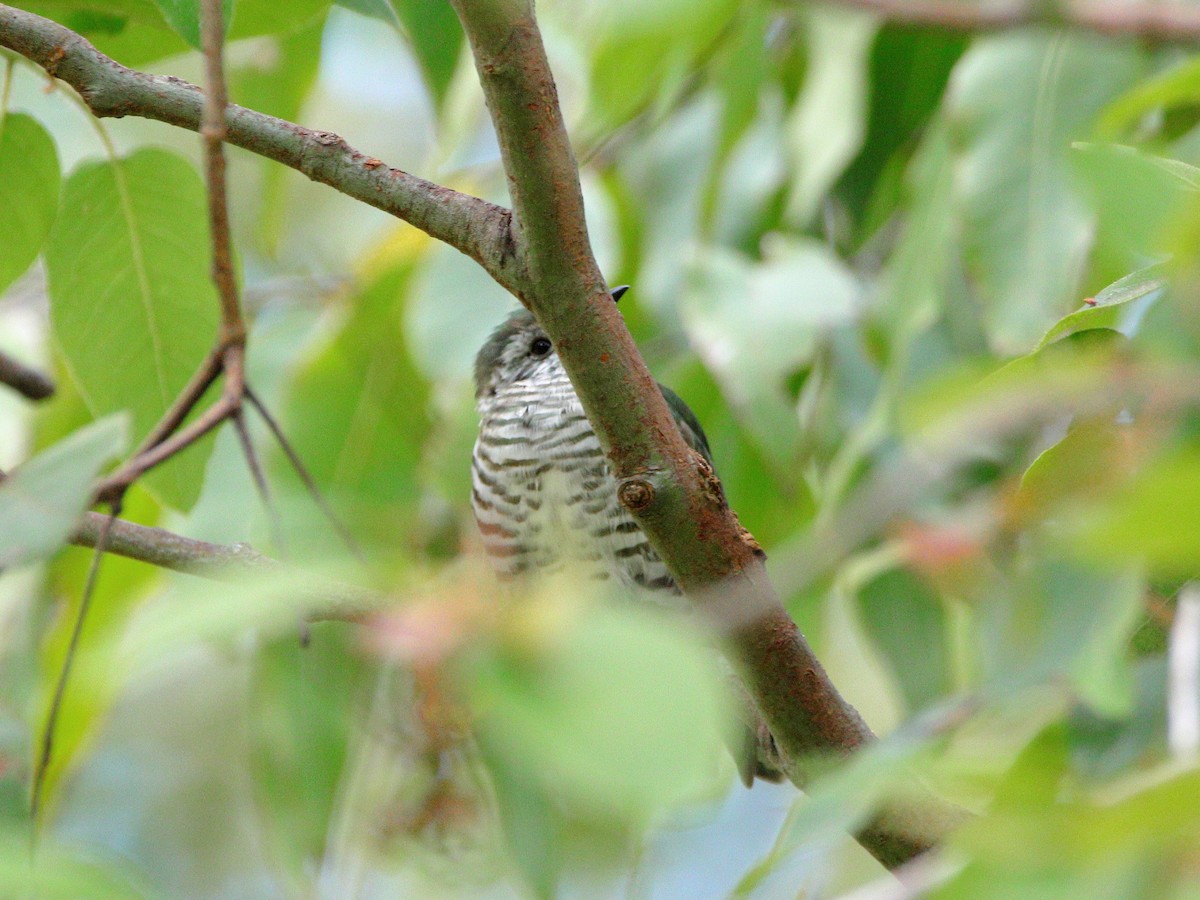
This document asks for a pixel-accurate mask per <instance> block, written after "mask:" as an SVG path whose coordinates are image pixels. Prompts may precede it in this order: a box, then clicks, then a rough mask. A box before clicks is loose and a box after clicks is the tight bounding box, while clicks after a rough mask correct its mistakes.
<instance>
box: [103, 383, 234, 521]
mask: <svg viewBox="0 0 1200 900" xmlns="http://www.w3.org/2000/svg"><path fill="white" fill-rule="evenodd" d="M235 409H237V401H236V400H234V399H230V398H228V397H224V396H223V397H221V399H219V400H218V401H217V402H216V403H214V404H213V405H212V406H210V407H209V408H208V409H206V410H205V411H204V412H203V413H202V414H201V415H200V416H199V417H198V418H196V419H195V420H193V421H191V422H189V423H188V424H187V426H186V427H184V428H182V429H181V430H179V431H177V432H176V433H175V434H173V435H171V437H169V438H167V439H166V440H165V441H162V442H161V443H159V444H157V445H156V446H154V447H151V448H150V449H149V450H147V451H146V452H145V453H143V454H141V455H140V456H135V457H133V458H132V459H130V460H129V461H128V462H126V463H125V464H124V465H123V466H121V468H119V469H118V470H117V471H116V472H114V473H113V474H112V475H109V476H108V477H107V478H104V479H102V480H101V481H100V483H99V484H97V485H96V490H95V493H94V496H95V498H96V501H97V502H108V501H109V500H111V499H112V498H113V497H114V496H116V495H118V494H121V493H123V492H124V491H127V490H128V489H129V486H130V485H132V484H133V483H134V482H135V481H137V480H138V479H139V478H141V477H142V476H143V475H145V474H146V473H147V472H149V471H150V470H151V469H153V468H154V467H155V466H157V465H159V464H161V463H164V462H166V461H167V460H168V459H170V458H171V457H172V456H174V455H175V454H176V453H179V452H181V451H182V450H184V449H186V448H187V447H190V446H191V445H192V444H194V443H196V441H198V440H200V438H202V437H204V436H205V435H206V434H208V433H209V432H210V431H212V430H213V429H214V428H216V427H217V426H218V425H220V424H221V423H222V422H224V421H225V420H226V419H228V418H229V416H230V415H231V414H232V413H233V411H234V410H235Z"/></svg>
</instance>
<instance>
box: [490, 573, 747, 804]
mask: <svg viewBox="0 0 1200 900" xmlns="http://www.w3.org/2000/svg"><path fill="white" fill-rule="evenodd" d="M568 585H569V582H565V581H564V582H562V583H560V584H559V585H558V586H557V588H558V591H557V593H556V598H557V599H556V600H554V601H549V600H547V601H544V602H541V603H537V602H535V603H531V604H529V605H528V606H525V607H518V608H514V609H513V610H511V611H510V612H509V615H508V617H507V618H508V620H509V621H510V622H514V623H518V624H516V625H515V626H514V637H515V638H516V639H517V641H520V636H521V635H524V634H526V632H528V635H529V636H528V637H526V638H525V642H523V645H522V644H521V643H518V645H517V646H514V647H507V646H501V647H499V648H497V649H496V650H495V651H493V652H491V653H483V654H480V655H479V657H478V659H476V660H474V661H473V664H472V665H471V666H470V668H469V670H468V674H467V677H468V683H469V692H470V697H471V700H472V706H473V707H474V708H475V709H476V710H478V711H479V713H480V721H479V727H480V733H481V735H482V739H483V740H485V741H487V742H488V743H489V744H490V746H491V749H492V752H493V753H499V754H502V755H503V757H504V758H505V759H506V760H507V761H508V765H510V766H517V767H519V769H520V770H521V771H523V772H524V773H525V775H524V777H525V778H531V779H534V780H536V781H537V782H539V783H541V784H542V785H544V786H546V787H548V788H549V787H551V786H552V787H553V790H554V793H555V795H556V796H557V797H558V798H559V802H560V803H562V804H563V805H564V806H565V807H566V808H567V809H568V810H573V811H574V812H575V813H576V814H578V815H581V816H583V817H585V818H591V819H595V820H597V821H607V822H611V823H613V824H614V825H619V824H621V823H627V824H634V823H638V822H642V821H644V816H645V815H646V814H647V813H649V812H652V811H654V810H656V809H659V808H662V807H664V806H669V805H670V804H672V803H676V802H678V801H679V800H681V799H683V798H685V797H688V796H690V795H692V794H693V793H694V792H696V791H697V790H698V789H699V788H700V787H701V786H702V785H704V784H705V783H706V782H708V781H711V779H712V777H713V775H714V774H715V767H714V761H715V759H716V753H717V752H718V735H719V734H720V733H721V729H722V728H724V727H725V725H726V713H727V710H726V709H725V708H724V704H723V703H722V698H724V697H725V695H726V693H727V692H726V690H725V689H724V687H723V686H722V685H721V682H720V680H719V678H718V676H717V670H716V666H715V662H716V660H715V658H714V655H713V653H712V651H711V650H710V649H709V648H707V647H705V646H703V645H702V642H701V641H700V640H699V637H698V635H695V634H692V633H690V632H689V631H688V630H687V629H686V628H681V627H680V624H681V623H680V622H679V621H678V620H677V619H674V618H667V617H664V616H662V615H661V614H660V613H659V611H657V610H643V609H641V608H638V607H634V606H632V605H626V606H620V607H618V606H615V605H613V606H609V605H593V606H592V607H591V608H590V609H586V610H584V611H580V610H579V609H575V610H572V609H571V607H570V606H569V605H568V604H569V603H570V600H567V601H565V602H564V601H563V600H562V599H561V597H562V588H564V587H568ZM567 596H568V597H570V592H569V590H568V593H567ZM537 635H541V640H540V641H539V640H538V638H537V637H535V636H537ZM530 639H532V640H533V641H534V642H535V643H534V644H533V646H532V647H531V646H530V645H529V643H528V642H529V641H530Z"/></svg>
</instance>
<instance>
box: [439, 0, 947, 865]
mask: <svg viewBox="0 0 1200 900" xmlns="http://www.w3.org/2000/svg"><path fill="white" fill-rule="evenodd" d="M451 3H452V5H453V6H454V8H455V10H456V12H457V13H458V16H459V18H460V20H461V21H462V23H463V28H464V30H465V31H466V33H467V37H468V38H469V40H470V42H471V49H472V53H473V56H474V59H475V65H476V69H477V71H478V74H479V79H480V82H481V83H482V85H483V91H484V96H485V97H486V99H487V104H488V109H489V110H490V112H491V116H492V122H493V125H494V126H495V129H496V134H497V138H498V140H499V144H500V150H501V155H502V157H503V161H504V169H505V172H506V174H507V176H508V184H509V192H510V194H511V196H512V199H513V218H514V232H515V234H516V249H517V253H518V254H519V255H520V256H521V257H522V258H523V260H524V262H525V266H526V269H527V271H528V273H529V278H528V279H527V281H526V282H525V283H524V284H523V285H522V289H521V290H520V291H519V292H518V294H519V296H520V297H521V299H522V301H523V302H524V303H525V305H526V306H528V307H529V309H530V310H531V311H532V312H533V313H534V315H536V316H537V318H538V321H539V322H540V323H541V324H542V326H543V327H544V328H545V329H546V332H547V334H548V335H549V336H550V338H551V340H552V341H553V342H554V345H555V348H556V349H557V352H558V356H559V358H560V359H561V360H562V363H563V365H564V367H565V368H566V370H567V372H568V374H569V375H570V377H571V382H572V384H573V385H574V387H575V390H576V393H577V394H578V395H579V398H580V400H581V401H582V403H583V406H584V409H585V411H586V412H587V415H588V418H589V420H590V421H591V422H592V425H593V427H594V428H595V430H596V432H597V434H598V436H599V437H600V441H601V443H602V444H603V446H604V448H605V450H606V452H607V454H608V457H609V460H610V462H611V464H612V466H613V470H614V474H615V475H616V477H617V479H618V482H619V485H620V487H619V491H618V496H619V497H620V499H621V502H622V503H624V504H625V506H626V507H627V508H628V509H629V510H630V511H631V512H632V513H633V514H634V515H635V516H636V517H637V519H638V521H639V523H640V524H641V526H642V528H643V530H644V531H645V532H646V534H647V536H648V537H649V538H650V541H651V543H652V544H653V545H654V547H655V549H657V550H658V552H659V554H660V555H661V556H662V558H663V559H664V561H665V562H666V563H667V565H668V567H669V568H670V570H671V573H672V575H674V577H675V579H676V581H677V583H678V584H679V585H680V586H681V587H682V588H683V589H684V591H685V592H686V593H687V594H688V595H689V596H690V597H691V598H692V599H693V600H694V601H696V602H697V603H698V604H699V605H700V607H701V608H702V609H703V610H704V611H705V612H707V613H708V614H709V616H710V618H712V619H713V620H714V621H715V623H716V625H717V627H718V628H720V629H723V630H725V631H726V632H727V633H728V634H729V639H730V641H729V642H730V644H731V646H732V648H733V650H734V653H735V658H736V660H737V661H738V662H739V663H740V667H741V669H742V671H743V674H744V676H745V678H746V683H747V685H748V686H749V688H750V690H751V692H752V693H753V695H754V698H755V700H756V702H757V703H758V706H759V709H760V711H761V713H762V714H763V716H764V718H765V719H766V721H767V724H768V725H769V727H770V729H771V732H772V734H773V735H774V737H775V738H776V741H777V743H778V744H779V745H780V748H781V750H782V751H783V754H784V757H785V764H786V765H787V768H788V774H789V775H790V776H791V778H792V779H793V780H794V781H795V782H797V784H803V782H804V780H805V777H806V772H805V767H806V764H807V763H808V761H809V760H810V759H811V758H812V757H814V756H822V755H826V756H827V755H829V754H834V755H847V754H849V753H851V752H853V751H854V750H856V749H857V748H859V747H861V746H862V745H863V744H864V743H866V742H867V741H870V740H872V739H873V735H872V734H871V731H870V729H868V728H867V726H866V725H865V723H864V722H863V721H862V718H861V717H860V716H859V715H858V713H857V712H856V711H855V710H854V708H853V707H852V706H850V704H849V703H847V702H846V701H845V700H844V699H843V698H842V696H841V695H840V694H839V693H838V691H837V689H836V688H835V687H834V686H833V684H832V682H830V680H829V678H828V676H827V675H826V673H825V670H824V668H823V667H822V666H821V663H820V662H819V660H818V659H817V658H816V656H815V655H814V654H813V652H812V649H811V648H810V647H809V645H808V643H807V641H805V639H804V637H803V635H801V634H800V632H799V630H798V629H797V628H796V625H795V624H794V623H793V622H792V620H791V619H790V618H789V617H788V615H787V613H786V612H785V611H784V609H783V607H782V605H781V603H780V602H779V599H778V597H777V595H776V593H775V590H774V588H773V587H772V585H771V582H770V580H769V578H768V577H767V574H766V570H765V568H764V566H763V563H762V553H761V550H760V549H759V547H758V544H757V543H756V542H755V541H754V540H753V538H752V537H750V536H749V534H748V533H747V532H746V530H745V529H744V528H742V527H741V525H740V524H739V522H738V520H737V516H736V515H734V513H733V512H732V510H730V509H729V507H728V505H727V504H726V502H725V497H724V494H723V491H722V489H721V486H720V482H719V481H717V479H716V476H715V475H714V473H713V472H712V470H711V468H709V467H708V466H707V465H705V464H704V463H703V461H702V460H701V458H700V456H699V455H698V454H696V453H694V452H692V451H691V450H689V448H688V446H687V444H686V443H685V442H684V440H683V438H682V436H681V435H680V433H679V430H678V429H677V428H676V426H675V424H674V420H673V418H672V416H671V414H670V412H669V410H668V408H667V405H666V402H665V400H664V399H663V396H662V393H661V392H660V391H659V389H658V388H657V386H656V385H655V382H654V379H653V378H652V377H651V375H650V373H649V371H648V369H647V368H646V364H645V363H644V362H643V361H642V358H641V356H640V354H639V353H638V351H637V348H636V346H634V343H633V340H632V338H631V337H630V335H629V331H628V330H627V329H626V327H625V323H624V321H623V319H622V318H621V315H620V314H619V313H618V312H617V309H616V305H615V304H614V303H613V302H612V300H611V297H610V295H609V293H608V289H607V287H606V286H605V283H604V279H603V277H602V276H601V274H600V271H599V268H598V267H597V265H596V261H595V258H594V256H593V255H592V251H591V245H590V243H589V240H588V235H587V226H586V222H585V219H584V209H583V198H582V194H581V191H580V187H579V175H578V170H577V168H576V164H575V159H574V155H573V153H572V150H571V146H570V142H569V140H568V137H567V133H566V128H565V126H564V124H563V119H562V114H561V112H560V110H559V106H558V98H557V92H556V89H555V85H554V78H553V75H552V73H551V71H550V66H549V62H548V61H547V58H546V53H545V49H544V47H543V45H542V41H541V36H540V33H539V31H538V26H537V22H536V20H535V16H534V11H533V3H532V0H491V2H475V0H451ZM937 805H938V804H936V803H934V802H931V803H930V805H929V807H927V809H926V811H925V812H923V813H922V814H921V815H922V816H923V818H924V821H923V822H918V821H917V820H916V819H915V818H914V817H913V816H912V815H910V814H909V813H908V812H900V811H897V810H888V811H885V812H884V813H883V814H881V815H880V816H879V817H877V818H876V819H875V820H874V821H872V822H871V823H869V824H868V825H867V826H866V827H865V829H864V830H863V831H862V832H861V833H860V835H859V839H860V841H862V843H863V844H864V846H866V847H867V849H868V850H870V851H871V852H872V853H873V854H875V856H876V857H878V858H879V859H880V861H882V862H883V863H884V864H885V865H888V866H895V865H898V864H900V863H903V862H904V861H907V860H908V859H911V858H912V857H913V856H915V855H917V854H919V853H921V852H923V851H924V850H926V849H929V847H931V846H932V840H933V839H934V838H932V837H931V835H930V834H929V831H928V829H927V828H926V827H924V826H927V825H929V824H930V822H931V821H932V820H937V821H936V824H935V825H934V829H933V830H934V832H935V833H936V832H937V831H939V830H944V829H945V828H946V827H949V826H950V825H952V824H955V823H957V821H959V820H960V814H959V813H958V812H957V811H950V810H940V811H939V812H944V813H945V814H944V815H934V816H928V815H927V812H928V808H932V807H936V806H937Z"/></svg>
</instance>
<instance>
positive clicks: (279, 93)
mask: <svg viewBox="0 0 1200 900" xmlns="http://www.w3.org/2000/svg"><path fill="white" fill-rule="evenodd" d="M324 25H325V23H324V22H321V21H317V22H315V23H314V24H312V25H310V26H308V27H305V28H300V29H297V30H293V31H289V32H285V33H283V34H277V35H273V36H272V37H271V38H270V40H271V41H272V42H273V43H274V50H275V52H274V53H262V54H258V55H256V56H255V57H254V59H253V60H251V61H249V62H248V63H246V64H245V65H243V66H240V67H238V68H237V69H235V70H234V71H232V72H231V73H230V78H229V82H230V84H229V93H230V97H231V98H232V100H233V102H235V103H237V104H238V105H239V106H245V107H246V108H247V109H252V110H254V111H255V112H261V113H266V114H267V115H269V116H275V117H277V118H280V119H286V120H287V121H289V122H298V121H300V119H301V112H302V111H303V109H304V104H305V102H306V101H307V100H308V99H309V97H310V95H311V94H312V91H313V88H314V87H315V85H316V83H317V72H318V70H319V67H320V62H321V39H322V36H323V34H324V31H325V27H324ZM262 165H263V173H264V174H263V188H262V193H263V198H262V204H261V207H260V209H259V211H258V218H259V223H260V224H259V227H258V228H257V229H256V237H258V238H259V240H261V242H262V245H263V247H264V248H265V250H266V252H267V253H268V254H271V255H275V254H276V253H277V252H278V250H279V241H280V240H281V239H282V237H283V235H284V234H285V232H286V226H287V222H288V219H287V216H286V214H285V213H286V203H285V201H286V198H287V194H286V187H287V185H288V184H289V183H290V178H291V176H292V175H293V174H294V173H292V171H291V170H290V169H288V168H286V167H284V166H279V165H275V163H274V162H272V161H271V160H267V159H264V160H263V161H262Z"/></svg>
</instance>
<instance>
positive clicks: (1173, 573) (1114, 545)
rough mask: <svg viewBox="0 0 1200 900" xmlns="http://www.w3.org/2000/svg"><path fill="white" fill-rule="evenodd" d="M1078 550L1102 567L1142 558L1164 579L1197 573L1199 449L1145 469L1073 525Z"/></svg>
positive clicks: (1199, 545) (1199, 563)
mask: <svg viewBox="0 0 1200 900" xmlns="http://www.w3.org/2000/svg"><path fill="white" fill-rule="evenodd" d="M1078 551H1079V553H1080V554H1081V555H1083V556H1084V557H1085V558H1087V559H1092V560H1094V561H1096V562H1098V563H1102V564H1106V565H1114V564H1116V565H1120V564H1122V563H1126V564H1128V563H1129V562H1135V563H1136V562H1137V561H1139V560H1143V559H1144V560H1145V561H1146V563H1147V564H1148V565H1149V566H1150V567H1151V568H1152V569H1153V570H1154V571H1155V572H1157V573H1159V574H1161V575H1162V576H1164V577H1180V578H1193V577H1195V576H1196V575H1197V574H1200V453H1198V452H1197V451H1195V450H1194V449H1189V450H1184V451H1179V452H1176V453H1173V454H1170V455H1168V456H1166V457H1164V458H1163V459H1159V460H1157V461H1155V462H1154V463H1153V464H1151V465H1149V466H1147V467H1146V469H1145V471H1143V472H1141V473H1139V475H1138V476H1137V477H1136V478H1135V479H1134V480H1133V481H1132V483H1130V484H1129V485H1128V487H1127V488H1126V489H1125V490H1123V491H1121V492H1120V493H1119V494H1118V495H1117V496H1116V497H1114V498H1112V500H1111V502H1109V503H1107V504H1104V505H1102V506H1099V507H1098V508H1096V509H1094V510H1092V515H1091V516H1090V517H1089V520H1088V521H1086V522H1085V523H1083V524H1082V525H1081V526H1080V529H1079V541H1078Z"/></svg>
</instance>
